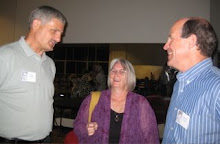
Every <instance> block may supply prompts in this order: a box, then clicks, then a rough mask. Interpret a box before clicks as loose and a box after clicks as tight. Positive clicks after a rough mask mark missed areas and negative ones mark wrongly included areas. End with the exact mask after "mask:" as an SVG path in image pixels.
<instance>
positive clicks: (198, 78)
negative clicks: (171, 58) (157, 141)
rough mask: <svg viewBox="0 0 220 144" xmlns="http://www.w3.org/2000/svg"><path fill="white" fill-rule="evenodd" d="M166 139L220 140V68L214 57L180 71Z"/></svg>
mask: <svg viewBox="0 0 220 144" xmlns="http://www.w3.org/2000/svg"><path fill="white" fill-rule="evenodd" d="M179 112H181V114H182V115H181V116H183V118H180V117H178V118H180V119H184V122H185V123H182V124H181V122H180V123H178V120H177V119H178V118H177V116H179ZM162 143H163V144H172V143H176V144H189V143H193V144H207V143H220V70H219V69H218V68H216V67H214V66H213V63H212V60H211V58H207V59H205V60H203V61H202V62H200V63H198V64H197V65H195V66H193V67H192V68H191V69H189V70H188V71H186V72H184V73H181V72H179V73H178V75H177V82H176V83H175V86H174V89H173V94H172V98H171V102H170V106H169V110H168V114H167V119H166V126H165V131H164V135H163V142H162Z"/></svg>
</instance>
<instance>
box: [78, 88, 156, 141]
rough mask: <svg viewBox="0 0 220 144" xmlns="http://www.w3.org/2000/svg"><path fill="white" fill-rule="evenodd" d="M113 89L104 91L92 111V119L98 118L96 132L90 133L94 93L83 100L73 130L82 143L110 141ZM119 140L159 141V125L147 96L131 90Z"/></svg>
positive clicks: (96, 119) (95, 120) (94, 120)
mask: <svg viewBox="0 0 220 144" xmlns="http://www.w3.org/2000/svg"><path fill="white" fill-rule="evenodd" d="M110 95H111V91H110V90H105V91H102V93H101V96H100V99H99V102H98V104H97V105H96V107H95V109H94V111H93V114H92V120H91V121H92V122H97V124H98V129H97V130H96V131H95V134H94V135H92V136H88V133H87V128H86V124H87V123H88V115H89V104H90V99H91V95H89V96H87V97H86V98H85V99H84V101H83V102H82V104H81V106H80V109H79V111H78V114H77V117H76V119H75V121H74V132H75V134H76V135H77V137H78V139H79V141H80V143H91V144H95V143H96V144H108V139H109V127H110ZM119 143H120V144H159V136H158V128H157V122H156V117H155V114H154V111H153V109H152V108H151V106H150V104H149V103H148V101H147V99H146V98H145V97H143V96H141V95H139V94H136V93H133V92H129V93H128V95H127V99H126V105H125V111H124V116H123V121H122V126H121V135H120V140H119Z"/></svg>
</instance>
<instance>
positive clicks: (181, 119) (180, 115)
mask: <svg viewBox="0 0 220 144" xmlns="http://www.w3.org/2000/svg"><path fill="white" fill-rule="evenodd" d="M189 120H190V117H189V116H188V115H187V114H186V113H184V112H183V111H181V110H180V109H178V111H177V116H176V122H177V123H178V124H179V125H181V126H182V127H183V128H185V129H187V128H188V126H189Z"/></svg>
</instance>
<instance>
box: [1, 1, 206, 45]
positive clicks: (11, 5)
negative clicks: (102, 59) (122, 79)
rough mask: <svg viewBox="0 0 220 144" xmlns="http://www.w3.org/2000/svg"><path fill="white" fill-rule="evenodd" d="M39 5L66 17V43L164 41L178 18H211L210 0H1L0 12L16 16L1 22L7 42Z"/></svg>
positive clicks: (23, 29)
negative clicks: (9, 20)
mask: <svg viewBox="0 0 220 144" xmlns="http://www.w3.org/2000/svg"><path fill="white" fill-rule="evenodd" d="M2 3H3V4H2ZM4 3H5V4H6V5H4ZM39 5H51V6H54V7H56V8H58V9H59V10H61V11H62V12H63V13H64V15H65V16H66V17H67V19H68V27H67V31H66V34H65V37H64V38H63V42H65V43H165V41H166V40H167V35H168V32H169V29H170V27H171V25H172V23H173V22H174V21H175V20H176V19H178V18H180V17H184V16H202V17H205V18H207V19H209V18H210V0H184V1H177V0H165V1H161V0H1V5H0V10H1V14H3V15H5V16H8V15H10V16H9V18H10V19H11V18H13V16H12V15H11V13H12V14H16V18H15V19H12V21H11V23H10V24H8V23H7V21H4V22H3V23H0V27H1V31H4V32H0V38H1V39H2V37H3V38H6V37H5V34H8V35H10V36H9V38H7V40H4V41H7V42H10V41H11V37H13V38H14V40H17V39H18V38H20V36H21V35H25V34H26V32H27V30H28V29H27V18H28V15H29V13H30V11H31V10H32V9H34V8H35V7H37V6H39ZM1 19H2V18H1ZM2 28H3V29H2ZM14 28H15V29H14ZM13 29H14V30H13ZM11 30H12V31H13V33H12V32H11ZM1 44H3V42H2V43H0V45H1Z"/></svg>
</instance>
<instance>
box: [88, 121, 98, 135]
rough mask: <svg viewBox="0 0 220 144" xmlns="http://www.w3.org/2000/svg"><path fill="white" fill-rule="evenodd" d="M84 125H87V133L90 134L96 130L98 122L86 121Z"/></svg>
mask: <svg viewBox="0 0 220 144" xmlns="http://www.w3.org/2000/svg"><path fill="white" fill-rule="evenodd" d="M86 127H87V131H88V135H89V136H91V135H93V134H94V133H95V131H96V130H97V128H98V124H97V123H96V122H89V123H87V125H86Z"/></svg>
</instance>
